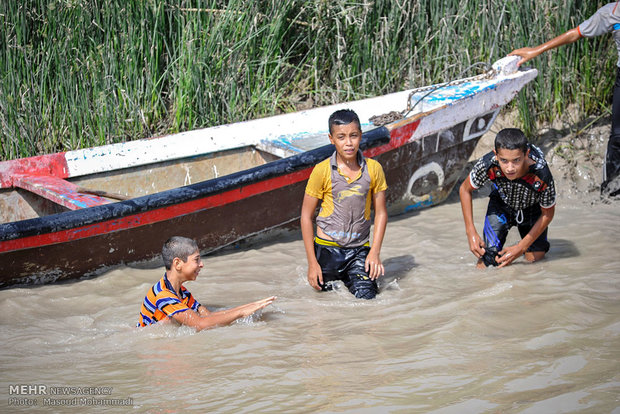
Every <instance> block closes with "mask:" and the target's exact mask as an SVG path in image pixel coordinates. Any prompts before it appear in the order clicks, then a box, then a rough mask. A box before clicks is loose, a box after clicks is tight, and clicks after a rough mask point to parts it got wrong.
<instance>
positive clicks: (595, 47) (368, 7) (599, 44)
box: [0, 0, 616, 160]
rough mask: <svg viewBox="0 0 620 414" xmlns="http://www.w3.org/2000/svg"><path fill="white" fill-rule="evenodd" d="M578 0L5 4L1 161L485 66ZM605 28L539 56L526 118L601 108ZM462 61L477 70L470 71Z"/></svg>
mask: <svg viewBox="0 0 620 414" xmlns="http://www.w3.org/2000/svg"><path fill="white" fill-rule="evenodd" d="M597 6H598V4H597V2H582V1H577V0H566V1H561V2H557V1H551V0H523V1H519V2H513V1H507V0H485V1H479V0H443V1H436V0H419V1H415V2H409V1H405V0H391V1H390V0H375V1H370V0H360V1H356V2H352V1H344V0H329V1H326V0H309V1H301V0H278V1H276V0H265V1H249V0H228V1H200V0H192V1H179V0H167V1H155V0H145V1H142V2H130V1H129V2H128V1H118V0H105V1H104V0H100V1H98V0H24V1H2V2H0V147H1V149H0V158H1V159H2V160H6V159H12V158H19V157H25V156H32V155H38V154H42V153H49V152H56V151H64V150H70V149H77V148H83V147H89V146H96V145H102V144H108V143H114V142H122V141H127V140H131V139H138V138H144V137H149V136H157V135H163V134H168V133H174V132H179V131H185V130H191V129H195V128H200V127H208V126H213V125H218V124H223V123H229V122H237V121H244V120H248V119H252V118H257V117H262V116H267V115H272V114H277V113H282V112H290V111H295V110H298V109H302V108H308V107H313V106H320V105H326V104H331V103H336V102H342V101H346V100H352V99H361V98H365V97H370V96H376V95H381V94H385V93H389V92H394V91H397V90H402V89H404V88H412V87H419V86H424V85H428V84H431V83H440V82H444V81H447V80H450V79H455V78H457V77H464V76H469V75H474V74H478V73H480V68H479V67H478V66H474V68H470V67H471V66H472V65H474V64H475V63H477V62H486V63H492V62H493V61H495V60H497V59H499V58H501V57H503V56H505V55H506V54H507V53H509V52H510V51H511V50H513V49H514V48H517V47H522V46H526V45H529V46H533V45H535V44H539V43H542V42H543V41H545V40H548V39H549V38H551V37H553V36H555V35H558V34H560V33H562V32H564V31H566V30H568V29H570V28H573V27H575V26H577V25H578V24H579V23H580V22H581V21H583V20H584V19H585V18H587V17H588V16H590V15H591V14H592V13H593V12H594V11H595V10H596V9H597ZM615 62H616V58H615V51H614V50H613V45H612V39H611V36H601V37H598V38H595V39H589V40H587V41H580V42H577V43H575V44H573V45H571V46H568V47H563V48H560V49H558V50H555V51H553V52H550V53H546V54H544V55H542V56H539V57H538V58H537V59H535V60H534V61H532V62H530V64H531V65H532V66H535V67H537V68H538V69H539V71H540V75H539V77H538V78H537V79H536V80H535V81H534V82H533V84H531V85H530V86H528V87H527V88H525V90H524V91H523V92H521V93H520V94H519V96H518V98H517V99H516V100H515V101H514V102H513V104H512V105H514V106H516V108H517V109H518V111H519V117H520V122H521V123H522V125H521V126H522V127H523V128H524V129H525V130H526V131H529V132H532V131H533V130H534V127H535V123H536V121H539V120H545V119H552V118H554V117H555V116H557V115H558V114H560V113H562V112H563V111H565V110H566V108H567V106H568V105H569V104H572V105H573V106H576V107H578V108H579V110H580V111H581V112H582V113H583V114H604V113H605V112H606V111H609V109H608V108H609V106H610V105H609V99H610V95H611V89H612V80H613V76H611V75H610V76H602V75H601V74H602V73H609V74H612V73H613V68H614V65H615ZM468 68H470V69H469V70H468Z"/></svg>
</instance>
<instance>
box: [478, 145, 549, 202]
mask: <svg viewBox="0 0 620 414" xmlns="http://www.w3.org/2000/svg"><path fill="white" fill-rule="evenodd" d="M529 148H530V155H529V156H530V158H531V159H532V160H533V161H534V162H535V163H534V164H533V165H531V166H530V168H529V171H528V172H527V173H526V174H525V175H524V176H523V177H521V178H518V179H516V180H509V179H508V178H506V177H504V174H503V173H502V170H501V168H500V166H499V162H498V161H497V158H496V157H495V153H494V152H493V151H491V152H489V153H488V154H486V155H485V156H483V157H482V158H480V159H479V160H478V162H477V163H476V165H474V168H473V169H472V171H471V172H470V173H469V180H470V183H471V186H472V187H474V188H476V189H478V188H480V187H482V186H483V185H485V184H486V183H488V182H489V181H490V182H491V183H492V184H493V187H494V188H495V189H496V191H497V192H498V193H499V195H500V197H501V199H502V200H503V201H504V202H505V203H506V204H507V205H508V206H509V207H511V208H512V209H513V210H517V211H518V210H522V209H525V208H527V207H530V206H532V205H534V204H540V206H541V207H543V208H550V207H553V205H554V204H555V198H556V193H555V184H554V181H553V176H552V175H551V171H550V170H549V166H548V165H547V161H545V158H544V156H543V153H542V151H541V150H540V148H538V147H536V146H535V145H532V144H530V145H529Z"/></svg>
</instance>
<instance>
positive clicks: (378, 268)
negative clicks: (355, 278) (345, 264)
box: [364, 249, 385, 280]
mask: <svg viewBox="0 0 620 414" xmlns="http://www.w3.org/2000/svg"><path fill="white" fill-rule="evenodd" d="M364 270H366V272H368V276H370V279H371V280H376V279H378V278H379V276H383V275H384V274H385V268H384V267H383V263H381V259H380V258H379V254H378V253H375V252H373V251H372V249H371V250H370V252H368V256H366V262H365V264H364Z"/></svg>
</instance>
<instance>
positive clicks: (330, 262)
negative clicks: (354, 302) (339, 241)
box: [314, 242, 378, 299]
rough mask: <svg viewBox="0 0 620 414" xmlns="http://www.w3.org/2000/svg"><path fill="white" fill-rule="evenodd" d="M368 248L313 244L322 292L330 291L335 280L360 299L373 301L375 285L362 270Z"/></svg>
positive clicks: (375, 292)
mask: <svg viewBox="0 0 620 414" xmlns="http://www.w3.org/2000/svg"><path fill="white" fill-rule="evenodd" d="M369 251H370V247H368V246H360V247H352V248H345V247H337V246H324V245H321V244H317V243H316V242H315V243H314V252H315V253H316V260H317V261H318V262H319V265H321V272H322V273H323V285H321V288H322V290H331V288H332V287H331V283H329V282H333V281H336V280H341V281H343V282H344V284H345V286H346V287H347V289H349V292H351V293H352V294H354V295H355V297H356V298H360V299H374V297H375V296H376V295H377V290H378V289H377V283H376V282H375V281H374V280H371V279H370V277H369V276H368V272H366V270H365V269H364V267H365V264H366V257H367V256H368V252H369Z"/></svg>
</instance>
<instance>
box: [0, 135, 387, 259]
mask: <svg viewBox="0 0 620 414" xmlns="http://www.w3.org/2000/svg"><path fill="white" fill-rule="evenodd" d="M389 141H390V130H389V129H388V128H386V127H385V126H383V127H378V128H375V129H372V130H369V131H366V132H364V134H363V136H362V142H361V144H360V149H361V150H362V151H364V150H367V149H371V148H375V147H378V146H381V145H383V144H386V143H388V142H389ZM333 151H334V146H333V145H332V144H328V145H324V146H322V147H319V148H315V149H313V150H310V151H307V152H304V153H301V154H297V155H293V156H291V157H288V158H282V159H279V160H275V161H271V162H268V163H266V164H263V165H259V166H256V167H252V168H249V169H245V170H241V171H237V172H234V173H232V174H228V175H225V176H221V177H217V178H212V179H209V180H205V181H201V182H198V183H194V184H190V185H187V186H183V187H177V188H173V189H170V190H165V191H161V192H158V193H154V194H147V195H144V196H140V197H136V198H132V199H130V200H125V201H118V202H114V203H110V204H105V205H100V206H94V207H88V208H84V209H80V210H74V211H67V212H62V213H56V214H51V215H48V216H43V217H35V218H31V219H26V220H19V221H14V222H8V223H0V243H2V242H6V241H10V240H15V239H20V238H25V237H31V236H38V235H42V234H47V233H55V232H59V231H63V230H69V229H75V228H79V227H82V226H88V225H92V224H95V223H100V222H105V221H109V220H114V219H120V218H123V217H127V216H131V215H134V214H140V213H145V212H148V211H151V210H156V209H160V208H165V207H169V206H171V205H176V204H181V203H185V202H190V201H193V200H196V199H200V198H206V197H210V196H215V195H217V194H220V193H224V192H227V191H231V190H235V189H238V188H240V187H244V186H247V185H250V184H254V183H258V182H261V181H265V180H269V179H272V178H275V177H280V176H286V175H290V174H292V173H295V172H298V171H301V170H304V169H307V168H311V167H313V166H314V165H316V164H317V163H318V162H320V161H322V160H324V159H326V158H328V157H329V156H330V155H331V154H332V153H333ZM9 251H10V250H9ZM0 253H1V250H0Z"/></svg>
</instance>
